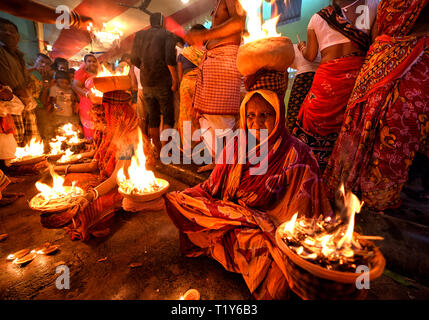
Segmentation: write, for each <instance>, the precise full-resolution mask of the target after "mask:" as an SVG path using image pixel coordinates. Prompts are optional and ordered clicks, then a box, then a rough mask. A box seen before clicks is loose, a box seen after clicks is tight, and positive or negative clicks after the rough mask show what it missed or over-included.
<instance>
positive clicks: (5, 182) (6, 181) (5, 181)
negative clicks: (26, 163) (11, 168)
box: [0, 170, 10, 193]
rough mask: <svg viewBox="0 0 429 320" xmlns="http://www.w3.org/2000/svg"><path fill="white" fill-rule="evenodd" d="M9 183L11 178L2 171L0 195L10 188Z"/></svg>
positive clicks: (0, 172)
mask: <svg viewBox="0 0 429 320" xmlns="http://www.w3.org/2000/svg"><path fill="white" fill-rule="evenodd" d="M9 183H10V180H9V178H8V177H7V176H6V175H5V174H4V173H3V171H1V170H0V193H1V192H2V191H3V190H4V189H5V188H6V187H7V186H8V184H9Z"/></svg>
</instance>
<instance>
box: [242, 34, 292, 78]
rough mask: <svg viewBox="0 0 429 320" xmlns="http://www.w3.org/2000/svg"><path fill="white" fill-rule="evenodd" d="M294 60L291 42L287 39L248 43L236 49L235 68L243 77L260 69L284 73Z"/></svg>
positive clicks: (269, 39) (280, 38) (279, 38)
mask: <svg viewBox="0 0 429 320" xmlns="http://www.w3.org/2000/svg"><path fill="white" fill-rule="evenodd" d="M294 59H295V51H294V49H293V45H292V41H291V40H290V39H289V38H287V37H277V38H267V39H261V40H257V41H253V42H249V43H247V44H245V45H244V46H241V47H240V49H238V54H237V68H238V71H239V72H240V73H241V74H242V75H243V76H250V75H252V74H255V73H256V72H257V71H258V70H260V69H266V70H274V71H280V72H286V70H287V68H288V67H289V66H290V65H291V64H292V63H293V60H294Z"/></svg>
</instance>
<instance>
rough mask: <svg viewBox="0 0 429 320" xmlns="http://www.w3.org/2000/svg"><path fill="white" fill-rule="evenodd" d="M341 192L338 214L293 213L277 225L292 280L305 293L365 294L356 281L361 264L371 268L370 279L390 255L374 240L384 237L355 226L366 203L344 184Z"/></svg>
mask: <svg viewBox="0 0 429 320" xmlns="http://www.w3.org/2000/svg"><path fill="white" fill-rule="evenodd" d="M341 192H342V196H343V199H344V204H345V206H344V210H343V211H342V213H341V214H339V215H337V217H336V218H335V219H331V218H330V217H328V218H325V219H323V218H319V219H317V220H315V219H308V218H305V217H298V214H295V215H294V216H293V217H292V219H291V220H290V221H288V222H285V223H283V224H282V225H280V226H279V227H278V229H277V232H276V242H277V245H278V247H279V248H280V250H281V251H282V252H283V253H284V256H285V260H284V261H285V267H286V273H287V274H286V277H287V279H288V283H289V286H290V288H291V289H292V291H294V292H295V293H296V294H297V295H298V296H300V297H301V298H302V299H306V300H307V299H309V300H314V299H330V300H342V299H346V300H351V299H364V298H365V297H366V294H367V290H366V289H365V288H362V286H358V285H357V283H358V282H359V279H361V278H360V277H361V276H362V275H363V273H361V272H360V271H359V270H360V269H358V267H359V266H365V268H364V269H363V270H364V271H365V270H369V271H367V276H368V277H369V279H368V280H370V281H373V280H375V279H376V278H378V277H380V276H381V275H382V273H383V271H384V267H385V265H386V261H385V259H384V257H383V255H382V253H381V252H380V250H379V249H378V248H377V247H376V246H375V245H374V243H373V242H371V241H370V239H373V240H382V238H380V237H371V236H362V235H359V234H358V233H355V232H354V221H355V214H356V213H358V212H359V211H360V209H361V207H362V205H363V203H361V202H360V201H359V200H358V198H357V197H356V196H355V195H354V194H352V193H351V192H349V193H347V194H346V193H345V191H344V187H341ZM367 268H368V269H367ZM359 283H360V282H359Z"/></svg>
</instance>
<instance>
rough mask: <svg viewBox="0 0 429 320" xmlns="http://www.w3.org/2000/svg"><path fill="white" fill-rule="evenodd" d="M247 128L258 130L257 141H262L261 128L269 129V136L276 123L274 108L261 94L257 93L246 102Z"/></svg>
mask: <svg viewBox="0 0 429 320" xmlns="http://www.w3.org/2000/svg"><path fill="white" fill-rule="evenodd" d="M246 124H247V129H255V130H256V141H257V142H258V143H259V142H260V137H261V133H260V130H261V129H266V130H268V136H270V134H271V132H273V130H274V126H275V124H276V112H275V110H274V108H273V107H272V106H271V105H270V104H269V103H268V101H267V100H265V99H264V98H263V97H262V96H261V95H259V94H255V95H254V96H253V97H252V98H250V100H249V101H248V102H247V104H246Z"/></svg>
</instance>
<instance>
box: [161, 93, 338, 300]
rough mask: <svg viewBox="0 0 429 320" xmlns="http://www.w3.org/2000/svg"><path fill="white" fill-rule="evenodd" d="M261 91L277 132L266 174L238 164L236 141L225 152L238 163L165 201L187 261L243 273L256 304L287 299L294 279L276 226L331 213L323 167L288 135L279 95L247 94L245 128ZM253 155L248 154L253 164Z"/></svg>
mask: <svg viewBox="0 0 429 320" xmlns="http://www.w3.org/2000/svg"><path fill="white" fill-rule="evenodd" d="M256 93H258V94H260V95H262V97H263V98H264V99H265V100H267V101H268V102H269V103H270V104H271V105H272V106H273V108H274V109H275V111H276V125H275V129H274V131H273V132H272V134H271V135H270V137H269V138H268V141H265V142H263V143H268V145H269V154H268V155H267V158H266V159H264V160H268V163H267V165H268V169H267V172H266V173H264V174H261V175H252V174H251V172H250V170H252V168H253V169H254V168H255V166H252V165H250V162H249V161H247V164H238V161H237V150H238V144H237V143H234V144H233V143H231V144H229V145H228V146H227V148H230V149H231V148H232V149H233V150H234V151H235V152H234V154H235V162H234V163H235V164H217V165H216V167H215V169H214V170H213V172H212V174H211V176H210V177H209V179H208V180H207V181H206V182H204V183H202V184H200V185H197V186H195V187H193V188H189V189H186V190H185V191H183V192H172V193H169V194H167V195H166V197H165V199H166V205H167V213H168V215H169V216H170V218H171V219H172V220H173V222H174V223H175V225H176V226H177V228H178V229H179V230H180V241H181V250H182V251H183V252H184V253H185V254H186V255H187V256H188V257H195V256H199V255H208V256H211V257H212V258H213V259H215V260H217V261H218V262H219V263H221V264H222V265H223V267H224V268H225V269H226V270H228V271H231V272H237V273H241V274H242V275H243V278H244V280H245V281H246V284H247V286H248V288H249V290H250V292H251V293H252V294H253V295H254V296H255V297H257V298H258V299H282V298H286V297H287V295H288V283H287V278H288V276H287V273H286V270H285V267H284V260H283V254H282V253H281V251H280V250H279V248H278V247H277V245H276V242H275V231H276V228H277V227H278V226H279V224H281V223H282V222H284V221H288V220H289V219H290V218H291V216H292V215H293V214H295V213H296V212H299V213H300V214H301V215H307V216H309V217H318V216H319V215H330V214H331V208H330V205H329V202H328V200H327V198H326V197H325V194H324V191H323V188H322V185H321V179H320V178H319V174H320V171H319V168H318V165H317V162H316V160H315V158H314V156H313V155H312V152H311V150H310V148H308V147H307V146H306V145H305V144H303V143H301V142H300V141H299V140H297V139H296V138H294V137H292V136H290V135H289V134H288V131H287V129H286V128H285V115H284V113H285V108H284V104H282V103H280V99H279V98H278V96H277V94H276V93H274V92H272V91H268V90H256V91H252V92H250V93H248V94H247V95H246V97H245V99H244V101H243V103H242V105H241V110H240V112H241V119H242V121H241V128H244V129H245V128H246V123H245V119H246V103H247V101H249V99H250V98H251V97H252V96H253V95H254V94H256ZM225 152H227V151H225ZM255 154H256V153H255V152H250V153H249V157H250V158H249V159H251V158H252V157H253V156H255ZM257 166H258V165H257Z"/></svg>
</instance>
